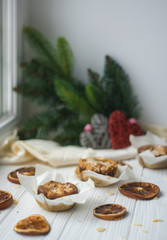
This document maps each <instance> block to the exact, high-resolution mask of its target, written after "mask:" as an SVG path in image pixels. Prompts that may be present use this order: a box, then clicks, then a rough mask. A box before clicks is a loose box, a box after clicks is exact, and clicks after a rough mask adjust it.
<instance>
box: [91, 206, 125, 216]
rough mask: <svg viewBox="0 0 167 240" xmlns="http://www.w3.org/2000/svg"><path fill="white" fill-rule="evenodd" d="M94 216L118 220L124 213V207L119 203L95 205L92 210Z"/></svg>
mask: <svg viewBox="0 0 167 240" xmlns="http://www.w3.org/2000/svg"><path fill="white" fill-rule="evenodd" d="M93 214H94V216H95V217H98V218H101V219H104V220H120V219H122V218H124V216H125V214H126V208H125V207H123V206H121V205H119V204H114V203H112V204H106V205H102V206H99V207H96V208H95V209H94V211H93Z"/></svg>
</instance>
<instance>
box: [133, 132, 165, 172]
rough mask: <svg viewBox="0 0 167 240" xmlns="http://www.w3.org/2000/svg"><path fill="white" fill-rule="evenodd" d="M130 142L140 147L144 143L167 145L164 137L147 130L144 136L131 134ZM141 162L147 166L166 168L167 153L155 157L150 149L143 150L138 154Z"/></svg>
mask: <svg viewBox="0 0 167 240" xmlns="http://www.w3.org/2000/svg"><path fill="white" fill-rule="evenodd" d="M130 142H131V144H132V146H133V147H136V148H139V147H141V146H144V145H148V144H151V145H167V142H166V140H165V139H164V138H160V137H158V136H156V135H154V134H152V133H151V132H149V131H148V132H147V133H146V135H144V136H134V135H131V136H130ZM137 159H138V161H139V163H140V164H141V165H142V166H144V167H147V168H154V169H156V168H166V167H167V155H164V156H160V157H155V156H154V154H153V153H152V152H151V151H150V150H146V151H143V152H141V153H139V154H138V155H137Z"/></svg>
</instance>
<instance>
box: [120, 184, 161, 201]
mask: <svg viewBox="0 0 167 240" xmlns="http://www.w3.org/2000/svg"><path fill="white" fill-rule="evenodd" d="M119 191H120V193H122V194H123V195H125V196H127V197H130V198H135V199H137V200H149V199H153V198H154V197H156V196H157V195H158V194H159V192H160V189H159V187H158V186H157V185H155V184H153V183H146V182H131V183H126V184H123V185H121V186H119Z"/></svg>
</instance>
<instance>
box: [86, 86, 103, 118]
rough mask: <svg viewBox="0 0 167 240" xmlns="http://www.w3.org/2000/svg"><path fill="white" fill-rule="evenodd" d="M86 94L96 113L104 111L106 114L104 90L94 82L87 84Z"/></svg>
mask: <svg viewBox="0 0 167 240" xmlns="http://www.w3.org/2000/svg"><path fill="white" fill-rule="evenodd" d="M85 92H86V96H87V99H88V101H89V102H90V104H91V105H92V106H93V108H94V109H95V111H96V113H102V114H105V115H106V111H105V110H106V106H105V103H106V96H105V95H104V94H103V92H102V91H101V90H100V89H99V88H98V87H97V86H96V85H94V84H91V83H89V84H87V86H86V88H85Z"/></svg>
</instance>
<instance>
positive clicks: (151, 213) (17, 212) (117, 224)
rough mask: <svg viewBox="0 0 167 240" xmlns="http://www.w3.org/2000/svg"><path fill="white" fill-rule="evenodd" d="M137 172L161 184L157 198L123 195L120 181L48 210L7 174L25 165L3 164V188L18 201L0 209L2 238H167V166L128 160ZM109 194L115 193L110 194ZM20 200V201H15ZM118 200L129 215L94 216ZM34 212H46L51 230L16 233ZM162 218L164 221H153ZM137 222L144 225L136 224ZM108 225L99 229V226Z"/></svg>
mask: <svg viewBox="0 0 167 240" xmlns="http://www.w3.org/2000/svg"><path fill="white" fill-rule="evenodd" d="M128 163H129V164H130V165H132V166H133V170H134V171H135V173H136V174H138V175H140V176H142V179H143V181H148V182H152V183H154V184H156V185H158V186H159V187H160V190H161V193H160V195H159V197H158V199H153V200H148V201H141V200H138V201H136V200H134V199H131V198H128V197H125V196H123V195H121V194H120V192H119V190H118V186H119V185H120V184H121V183H122V182H119V183H117V184H114V185H112V186H109V187H104V188H95V189H94V190H93V191H92V192H90V196H89V199H88V200H87V202H86V203H85V204H83V205H79V204H78V205H76V206H75V207H74V208H73V209H71V210H68V211H65V212H57V213H56V212H47V211H45V210H43V209H41V208H40V206H38V205H37V203H36V201H35V200H34V199H33V197H32V196H31V195H30V194H29V193H28V192H26V191H25V190H24V188H23V187H20V186H18V185H16V184H13V183H11V182H9V181H8V179H7V174H8V173H9V172H10V171H12V170H15V169H16V168H19V167H21V166H23V165H19V166H18V165H17V166H15V165H12V166H9V165H8V166H6V165H0V189H1V190H6V191H8V192H11V193H12V194H13V198H14V199H16V200H18V203H17V204H12V205H11V206H10V207H9V208H7V209H4V210H1V211H0V240H20V239H45V240H47V239H49V240H52V239H54V240H57V239H60V240H66V239H68V240H85V239H86V240H89V239H90V240H94V239H95V240H97V239H104V240H111V239H112V240H145V239H146V240H167V169H162V170H151V169H146V168H144V169H143V168H142V167H141V166H140V165H139V163H138V162H137V160H131V161H128ZM74 169H75V167H68V168H59V169H58V171H59V172H61V173H63V174H65V175H67V174H72V173H73V172H74ZM108 193H113V195H112V196H109V195H108ZM16 202H17V201H16ZM107 203H118V204H121V205H123V206H125V207H126V209H127V214H126V217H125V218H124V219H122V220H119V221H105V220H101V219H98V218H96V217H94V216H93V209H94V208H95V207H96V206H99V205H103V204H107ZM31 214H41V215H43V216H44V217H45V218H46V219H47V221H48V222H49V224H50V226H51V231H50V232H49V234H47V235H43V236H34V237H33V236H24V235H20V234H18V233H16V232H15V231H14V230H13V226H14V225H15V224H16V223H17V222H18V221H19V220H21V219H23V218H26V217H28V216H29V215H31ZM154 219H161V220H163V222H153V220H154ZM134 223H138V224H142V226H135V225H134ZM101 227H102V228H105V231H104V232H98V231H97V230H96V229H97V228H101Z"/></svg>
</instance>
